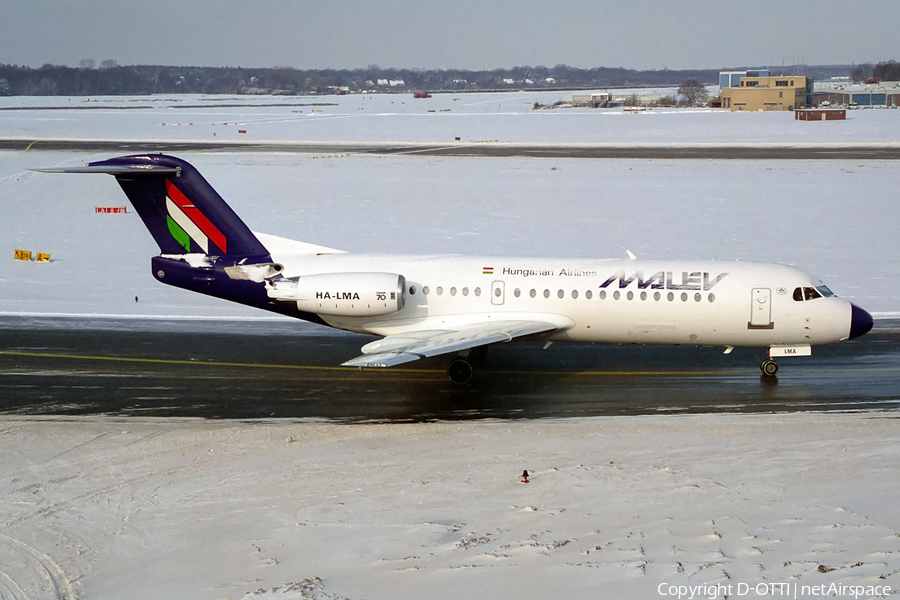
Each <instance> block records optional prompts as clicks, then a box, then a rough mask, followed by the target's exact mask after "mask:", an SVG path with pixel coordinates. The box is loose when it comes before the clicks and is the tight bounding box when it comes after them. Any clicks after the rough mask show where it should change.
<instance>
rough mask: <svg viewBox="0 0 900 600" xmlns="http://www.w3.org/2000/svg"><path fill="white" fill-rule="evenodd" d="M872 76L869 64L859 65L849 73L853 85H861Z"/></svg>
mask: <svg viewBox="0 0 900 600" xmlns="http://www.w3.org/2000/svg"><path fill="white" fill-rule="evenodd" d="M871 76H872V65H870V64H869V63H863V64H861V65H857V66H856V67H854V68H853V70H852V71H850V79H852V80H853V83H862V82H864V81H865V80H866V79H868V78H869V77H871Z"/></svg>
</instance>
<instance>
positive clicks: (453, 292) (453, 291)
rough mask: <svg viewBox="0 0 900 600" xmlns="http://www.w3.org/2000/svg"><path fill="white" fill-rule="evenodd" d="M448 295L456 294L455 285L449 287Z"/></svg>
mask: <svg viewBox="0 0 900 600" xmlns="http://www.w3.org/2000/svg"><path fill="white" fill-rule="evenodd" d="M450 295H451V296H455V295H456V288H455V287H452V288H450Z"/></svg>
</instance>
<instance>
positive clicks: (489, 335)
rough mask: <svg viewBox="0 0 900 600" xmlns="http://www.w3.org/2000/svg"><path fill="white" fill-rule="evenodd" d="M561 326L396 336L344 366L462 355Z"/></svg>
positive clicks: (489, 326) (482, 327)
mask: <svg viewBox="0 0 900 600" xmlns="http://www.w3.org/2000/svg"><path fill="white" fill-rule="evenodd" d="M559 328H560V327H559V325H558V324H555V323H549V322H544V321H524V320H519V321H490V322H481V323H476V324H472V325H467V326H464V327H460V328H458V329H453V330H447V329H439V330H438V329H432V330H419V331H412V332H408V333H396V334H393V335H389V336H387V337H385V338H383V339H380V340H377V341H374V342H371V343H369V344H366V345H365V346H363V347H362V352H363V354H362V355H361V356H358V357H356V358H354V359H352V360H348V361H347V362H345V363H343V365H344V366H347V367H392V366H394V365H399V364H403V363H407V362H412V361H414V360H418V359H420V358H427V357H429V356H437V355H439V354H449V353H452V352H461V351H463V350H469V349H471V348H476V347H478V346H485V345H487V344H495V343H498V342H509V341H511V340H513V339H515V338H518V337H524V336H527V335H534V334H537V333H546V332H548V331H554V330H556V329H559Z"/></svg>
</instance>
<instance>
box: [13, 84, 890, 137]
mask: <svg viewBox="0 0 900 600" xmlns="http://www.w3.org/2000/svg"><path fill="white" fill-rule="evenodd" d="M644 91H645V92H648V91H647V90H644ZM651 91H652V90H651ZM648 93H649V92H648ZM562 96H563V93H562V92H510V93H496V94H488V93H484V94H434V97H432V98H424V99H415V98H413V97H412V95H411V94H382V95H349V96H274V97H273V96H265V97H248V96H144V97H120V96H114V97H98V98H84V97H73V98H65V97H52V98H23V97H7V98H0V137H3V138H21V139H23V140H27V141H26V144H27V143H29V142H31V141H35V140H39V139H48V138H63V139H116V140H119V139H123V140H134V139H142V140H148V139H152V140H168V141H176V140H193V141H243V142H248V143H252V142H259V141H266V142H278V141H331V142H335V141H340V142H384V141H395V142H403V141H407V142H454V141H455V140H456V138H457V137H458V138H460V142H461V143H490V142H499V143H503V142H508V143H561V142H568V143H615V144H672V143H690V144H704V143H706V144H713V143H714V144H727V143H739V144H791V145H796V144H813V143H814V144H836V143H839V144H845V145H852V144H871V143H878V144H894V145H896V144H898V143H900V135H898V133H897V131H898V121H900V111H897V110H874V109H873V110H853V111H848V113H847V114H848V116H847V120H846V121H831V122H827V123H809V122H805V121H795V120H794V114H793V113H792V112H779V113H772V112H770V113H732V112H729V111H724V110H717V109H659V108H657V109H652V110H648V111H645V112H641V113H632V112H626V111H624V110H622V108H615V109H588V108H580V109H574V108H572V109H556V110H533V103H534V102H540V103H541V104H544V105H547V104H553V103H554V102H556V101H559V100H562ZM240 131H244V132H246V133H240Z"/></svg>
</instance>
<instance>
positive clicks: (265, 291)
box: [36, 154, 873, 384]
mask: <svg viewBox="0 0 900 600" xmlns="http://www.w3.org/2000/svg"><path fill="white" fill-rule="evenodd" d="M36 170H37V171H41V172H48V173H105V174H109V175H113V176H115V178H116V181H118V183H119V185H120V186H121V188H122V190H123V191H124V192H125V194H126V196H128V199H129V200H130V201H131V204H132V205H133V206H134V208H135V210H136V211H137V213H138V215H139V216H140V217H141V219H142V220H143V222H144V224H145V225H146V227H147V229H148V230H149V231H150V234H151V235H152V236H153V238H154V240H155V241H156V243H157V245H158V246H159V249H160V254H159V255H158V256H154V257H153V258H152V259H151V270H152V273H153V276H154V277H155V278H156V279H157V280H158V281H160V282H161V283H165V284H168V285H172V286H175V287H179V288H183V289H186V290H190V291H193V292H199V293H201V294H206V295H209V296H214V297H217V298H222V299H225V300H230V301H233V302H238V303H240V304H245V305H248V306H253V307H256V308H261V309H264V310H268V311H272V312H275V313H279V314H282V315H287V316H290V317H295V318H297V319H302V320H305V321H310V322H313V323H318V324H321V325H326V326H329V327H334V328H337V329H343V330H346V331H353V332H359V333H366V334H374V335H376V336H380V339H378V340H376V341H373V342H371V343H368V344H365V345H364V346H363V347H362V350H361V351H362V354H361V355H360V356H358V357H356V358H352V359H350V360H348V361H346V362H344V363H343V365H344V366H348V367H359V368H364V367H391V366H394V365H399V364H403V363H407V362H411V361H415V360H418V359H421V358H425V357H431V356H437V355H455V357H454V358H453V359H452V361H451V362H450V363H449V367H448V369H447V372H448V375H449V377H450V379H451V380H452V381H453V382H454V383H458V384H466V383H468V382H469V381H470V380H471V379H472V377H473V375H474V373H475V367H474V365H473V363H475V362H476V361H475V358H477V357H480V356H482V355H483V354H484V352H486V349H487V347H488V346H489V345H491V344H497V343H502V342H509V341H512V340H520V339H532V340H543V341H545V342H546V345H545V347H547V346H549V345H550V344H551V343H553V342H558V341H559V342H605V343H620V344H673V345H692V346H724V347H725V353H726V354H727V353H730V352H731V351H732V350H733V349H734V347H736V346H749V347H760V348H767V349H768V356H767V357H766V359H765V360H763V362H762V364H761V365H760V370H761V371H762V374H763V377H764V378H766V377H768V378H774V377H775V375H776V373H777V372H778V363H777V362H776V361H775V359H776V358H780V357H786V356H809V355H811V353H812V346H814V345H818V344H827V343H833V342H839V341H843V340H847V339H852V338H856V337H859V336H861V335H863V334H865V333H867V332H868V331H869V330H870V329H871V328H872V324H873V321H872V316H871V315H870V314H869V313H868V312H866V311H865V310H863V309H862V308H860V307H858V306H856V305H855V304H853V303H851V302H849V301H848V300H845V299H843V298H839V297H838V296H836V295H834V293H833V292H832V291H831V290H830V289H829V288H828V287H827V286H826V285H825V284H824V283H823V282H822V281H821V280H820V279H818V278H816V277H814V276H813V275H810V274H809V273H806V272H804V271H802V270H800V269H797V268H794V267H791V266H786V265H781V264H771V263H758V262H721V261H712V260H705V261H704V260H643V259H637V258H635V256H634V255H633V254H631V253H630V252H629V253H628V254H629V257H628V258H627V259H624V258H623V259H599V260H587V259H582V258H543V257H501V256H471V257H465V256H459V255H434V256H401V255H390V254H384V255H382V254H375V255H372V254H353V253H347V252H344V251H341V250H336V249H333V248H328V247H325V246H319V245H315V244H310V243H306V242H300V241H295V240H290V239H286V238H282V237H277V236H274V235H267V234H263V233H255V232H252V231H251V230H250V229H249V228H248V227H247V225H246V224H245V223H244V222H243V221H242V220H241V219H240V218H239V217H238V216H237V214H236V213H235V212H234V211H233V210H232V209H231V208H230V207H229V206H228V204H226V203H225V201H224V200H223V199H222V197H221V196H219V194H218V193H217V192H216V191H215V190H214V189H213V187H212V186H211V185H210V184H209V183H208V182H207V181H206V179H204V177H203V176H202V175H201V174H200V173H199V171H197V169H196V168H194V167H193V166H192V165H191V164H189V163H188V162H187V161H184V160H182V159H179V158H176V157H174V156H167V155H163V154H139V155H133V156H123V157H119V158H112V159H109V160H104V161H98V162H91V163H89V164H88V165H87V166H85V167H69V168H56V169H36Z"/></svg>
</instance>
